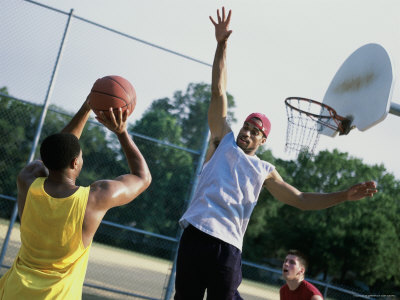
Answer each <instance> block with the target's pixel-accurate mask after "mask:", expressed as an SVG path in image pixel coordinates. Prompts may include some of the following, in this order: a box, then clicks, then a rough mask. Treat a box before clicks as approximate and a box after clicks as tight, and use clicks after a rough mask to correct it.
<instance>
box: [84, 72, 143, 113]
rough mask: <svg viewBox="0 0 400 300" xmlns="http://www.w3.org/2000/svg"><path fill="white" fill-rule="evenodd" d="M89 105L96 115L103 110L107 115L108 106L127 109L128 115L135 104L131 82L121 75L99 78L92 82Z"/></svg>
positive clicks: (134, 94) (114, 108)
mask: <svg viewBox="0 0 400 300" xmlns="http://www.w3.org/2000/svg"><path fill="white" fill-rule="evenodd" d="M89 105H90V107H91V108H92V110H93V111H94V113H95V114H96V115H98V116H99V114H100V111H103V112H104V113H105V115H106V116H108V111H109V108H110V107H112V108H113V110H114V111H116V110H118V109H119V108H122V111H125V110H127V109H129V115H130V114H131V113H132V112H133V110H134V109H135V106H136V92H135V89H134V88H133V86H132V84H131V83H130V82H129V81H128V80H126V79H125V78H123V77H121V76H116V75H110V76H105V77H103V78H99V79H97V80H96V82H95V83H94V84H93V87H92V90H91V92H90V97H89Z"/></svg>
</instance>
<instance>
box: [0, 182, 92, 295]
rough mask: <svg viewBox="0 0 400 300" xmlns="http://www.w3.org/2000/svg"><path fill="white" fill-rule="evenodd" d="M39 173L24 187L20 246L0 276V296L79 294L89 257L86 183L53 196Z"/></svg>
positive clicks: (80, 293)
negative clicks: (84, 235) (84, 226)
mask: <svg viewBox="0 0 400 300" xmlns="http://www.w3.org/2000/svg"><path fill="white" fill-rule="evenodd" d="M45 180H46V178H45V177H41V178H37V179H36V180H35V181H34V182H33V183H32V185H31V186H30V188H29V190H28V194H27V197H26V202H25V207H24V212H23V214H22V220H21V248H20V250H19V253H18V255H17V257H16V259H15V261H14V263H13V266H12V268H11V269H10V270H8V272H7V273H6V274H4V276H3V277H2V278H1V279H0V299H1V300H3V299H4V300H16V299H28V300H36V299H37V300H39V299H40V300H42V299H52V300H53V299H71V300H75V299H81V298H82V286H83V281H84V279H85V274H86V268H87V263H88V258H89V249H90V246H91V245H89V246H88V247H87V248H85V247H84V245H83V242H82V224H83V218H84V215H85V210H86V204H87V200H88V197H89V190H90V187H79V189H78V190H77V191H76V192H75V193H74V194H73V195H71V196H69V197H67V198H53V197H51V196H50V195H48V194H47V193H46V192H45V190H44V187H43V184H44V181H45Z"/></svg>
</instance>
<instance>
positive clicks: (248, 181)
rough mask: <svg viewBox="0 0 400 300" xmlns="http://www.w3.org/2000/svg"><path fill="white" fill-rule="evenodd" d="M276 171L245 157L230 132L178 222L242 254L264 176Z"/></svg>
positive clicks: (254, 159) (255, 158)
mask: <svg viewBox="0 0 400 300" xmlns="http://www.w3.org/2000/svg"><path fill="white" fill-rule="evenodd" d="M274 169H275V167H274V166H273V165H272V164H270V163H268V162H266V161H263V160H260V159H259V158H258V157H257V156H255V155H254V156H251V155H247V154H245V153H244V152H243V150H242V149H240V148H239V147H238V146H237V144H236V141H235V138H234V135H233V132H230V133H228V134H226V135H225V136H224V138H223V139H222V141H221V142H220V144H219V145H218V147H217V149H216V151H215V153H214V154H213V156H212V157H211V159H210V160H209V161H208V162H207V163H206V164H204V166H203V169H202V171H201V173H200V174H199V176H200V178H199V184H198V186H197V188H196V191H195V194H194V197H193V200H192V202H191V203H190V205H189V207H188V209H187V210H186V212H185V213H184V214H183V216H182V218H181V219H180V220H179V223H180V225H181V226H182V227H183V228H186V227H187V226H188V225H189V224H192V225H193V226H194V227H196V228H197V229H199V230H201V231H203V232H205V233H207V234H209V235H211V236H213V237H216V238H218V239H220V240H223V241H225V242H227V243H229V244H231V245H233V246H235V247H236V248H238V249H239V250H242V245H243V236H244V233H245V231H246V228H247V225H248V223H249V220H250V216H251V213H252V212H253V209H254V206H255V205H256V203H257V199H258V196H259V195H260V192H261V188H262V185H263V183H264V181H265V179H266V177H267V175H268V174H269V173H270V172H272V171H273V170H274Z"/></svg>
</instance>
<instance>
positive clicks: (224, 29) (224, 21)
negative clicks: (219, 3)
mask: <svg viewBox="0 0 400 300" xmlns="http://www.w3.org/2000/svg"><path fill="white" fill-rule="evenodd" d="M231 15H232V11H231V10H229V12H228V16H227V17H226V18H225V7H222V18H221V15H220V13H219V9H218V10H217V17H218V23H217V22H215V21H214V19H213V18H212V17H211V16H210V20H211V22H212V23H213V24H214V26H215V38H216V39H217V42H218V43H221V42H224V41H226V40H227V39H228V38H229V36H230V35H231V33H232V30H229V23H230V21H231Z"/></svg>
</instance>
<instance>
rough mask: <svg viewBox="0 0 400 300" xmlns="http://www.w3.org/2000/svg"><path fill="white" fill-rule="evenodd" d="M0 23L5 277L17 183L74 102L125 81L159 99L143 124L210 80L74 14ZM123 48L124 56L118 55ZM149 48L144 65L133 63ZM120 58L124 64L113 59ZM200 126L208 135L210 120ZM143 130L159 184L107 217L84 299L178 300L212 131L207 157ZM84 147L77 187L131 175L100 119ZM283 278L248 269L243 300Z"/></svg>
mask: <svg viewBox="0 0 400 300" xmlns="http://www.w3.org/2000/svg"><path fill="white" fill-rule="evenodd" d="M0 20H1V23H2V28H1V29H0V39H1V41H2V43H1V47H2V48H1V54H2V55H1V59H0V67H1V69H2V72H0V88H2V89H1V90H0V92H1V93H0V158H1V159H0V243H1V245H2V251H1V257H0V264H1V265H0V275H2V274H4V272H5V271H6V269H7V268H9V267H10V266H11V265H12V262H13V260H14V258H15V256H16V255H17V252H18V249H19V246H20V240H19V224H18V220H17V215H16V212H17V210H16V184H15V180H16V176H17V173H18V171H19V170H20V169H21V168H22V167H23V166H24V165H25V164H26V163H27V162H28V161H29V160H31V159H32V158H35V157H38V154H37V151H38V149H37V145H38V144H39V143H40V141H41V140H42V139H43V138H44V137H45V136H47V135H49V134H51V133H55V132H57V131H59V130H60V129H62V128H63V126H64V125H65V124H66V123H67V122H68V121H69V120H70V118H71V115H72V113H70V111H76V110H77V109H76V107H77V104H76V103H75V102H74V101H73V100H72V99H82V101H81V102H83V100H84V98H85V97H86V95H85V94H84V93H85V92H86V91H87V90H88V87H90V86H91V85H92V84H93V82H94V80H95V79H97V78H98V77H100V76H102V75H108V74H119V75H125V76H126V77H127V78H129V79H130V80H132V82H134V86H135V87H136V88H137V89H141V90H142V91H143V90H146V93H145V94H146V95H150V96H149V97H152V98H151V99H140V94H141V93H140V92H139V93H138V95H139V100H138V106H137V109H136V110H135V111H136V112H137V114H138V115H140V114H141V113H143V111H144V110H145V107H143V106H142V107H141V106H140V105H141V104H142V103H151V102H152V100H153V99H156V98H159V97H164V96H165V95H158V94H157V89H155V88H154V82H156V83H158V82H160V83H161V82H163V83H164V84H166V85H171V86H173V89H174V90H176V89H178V88H180V87H182V85H183V86H186V85H187V80H189V81H190V82H195V81H199V80H201V79H202V77H201V76H202V75H199V77H198V78H187V75H186V72H184V68H186V65H187V64H190V65H191V66H190V67H191V68H193V67H196V68H198V71H199V72H198V73H199V74H203V73H204V74H206V77H207V78H208V76H209V73H210V65H209V64H207V63H204V62H201V61H198V60H196V59H193V58H190V57H188V56H186V55H182V54H179V53H176V52H173V51H170V50H168V49H164V48H162V47H159V46H156V45H154V44H151V43H148V42H145V41H143V40H140V39H137V38H135V37H133V36H129V35H126V34H124V33H122V32H118V31H116V30H113V29H111V28H107V27H105V26H103V25H100V24H96V23H94V22H92V21H90V20H86V19H84V18H81V17H78V16H75V15H74V14H73V11H71V12H69V13H67V12H62V11H59V10H56V9H53V8H50V7H47V6H43V5H40V4H37V3H34V2H32V1H5V2H4V1H3V2H2V10H1V11H0ZM117 41H118V42H117ZM117 44H118V52H116V50H115V47H114V45H117ZM143 47H146V51H145V52H146V57H140V56H137V55H133V53H136V52H139V51H141V50H143V49H142V48H143ZM93 53H96V58H95V57H94V55H93ZM116 55H118V57H119V59H118V60H117V59H113V57H115V56H116ZM166 56H168V59H166ZM121 57H122V59H121ZM99 61H100V62H101V63H99ZM147 61H152V65H151V66H149V64H148V62H147ZM194 65H195V66H194ZM156 66H163V67H162V68H161V67H156ZM144 68H154V70H150V72H149V73H151V76H150V75H143V76H142V75H141V74H143V72H140V70H142V69H144ZM137 70H139V72H137ZM172 72H173V74H174V76H171V73H172ZM99 74H100V75H99ZM146 76H150V77H147V78H146ZM149 82H150V84H149ZM10 95H12V96H10ZM22 99H25V100H22ZM26 99H28V100H29V101H27V100H26ZM158 103H159V104H160V105H161V104H163V103H164V102H162V101H160V102H158ZM162 110H168V107H167V106H165V107H162ZM44 112H45V113H44ZM156 119H157V118H156ZM153 122H154V121H153ZM202 122H203V123H202V124H203V127H204V128H203V129H205V128H206V117H205V116H204V118H203V120H202ZM150 123H151V122H150ZM136 125H137V124H130V130H129V132H130V134H131V135H132V136H133V138H134V140H135V142H136V144H137V145H138V147H139V148H140V149H141V151H142V153H143V155H144V156H145V158H146V160H147V162H148V164H149V167H150V169H151V172H152V177H153V182H152V185H151V186H150V188H149V189H148V190H147V191H146V192H145V193H144V194H142V195H141V196H140V197H139V198H138V199H136V200H135V201H133V202H132V203H130V204H128V205H125V206H123V207H119V208H114V209H112V210H110V211H109V212H108V213H107V215H106V216H105V218H104V220H103V222H102V224H101V225H100V227H99V229H98V232H97V233H96V235H95V239H94V245H93V247H92V250H91V254H90V259H89V266H88V270H87V275H86V279H85V286H84V297H83V298H84V299H85V298H87V299H93V298H89V295H91V296H96V297H98V298H95V299H129V298H132V299H133V298H142V299H170V297H171V296H172V295H173V283H174V261H175V256H176V251H177V247H178V240H179V237H180V234H181V231H180V228H179V226H178V220H179V218H180V217H181V215H182V213H183V212H184V210H185V208H186V206H187V203H188V202H189V201H190V197H191V194H192V191H193V189H194V188H195V186H196V176H195V174H196V172H197V171H198V168H199V166H200V165H201V164H202V159H203V156H204V151H205V148H206V146H205V145H206V142H207V132H208V131H207V130H200V131H199V132H200V133H201V134H200V135H199V136H198V139H200V140H201V141H200V143H199V147H197V148H198V149H191V148H188V147H187V146H186V145H185V144H183V143H179V142H174V137H173V136H170V135H169V134H170V132H168V131H167V132H165V133H162V134H164V136H162V135H161V136H158V135H153V133H154V132H156V131H150V130H147V129H146V128H144V129H143V128H138V127H137V126H136ZM135 126H136V127H135ZM174 126H177V124H175V123H172V124H171V128H173V127H174ZM144 133H146V134H144ZM160 134H161V133H160ZM81 144H82V149H83V158H84V168H83V171H82V174H81V176H80V178H79V181H78V184H81V185H88V184H90V183H91V182H93V181H94V180H97V179H100V178H114V177H116V176H118V175H120V174H123V173H125V172H126V171H127V170H128V169H127V166H126V164H125V160H124V159H123V155H122V154H121V149H120V148H119V147H118V146H116V145H118V142H117V141H116V139H115V137H113V136H112V135H110V134H109V133H108V132H107V131H106V130H105V129H104V128H103V127H102V126H99V124H98V123H97V122H95V121H94V120H93V119H91V120H89V122H88V125H87V126H86V128H85V130H84V132H83V135H82V137H81ZM280 273H281V271H280V270H279V269H274V268H269V267H266V266H261V265H258V264H254V263H251V262H243V275H244V281H243V284H242V285H241V287H240V292H241V294H242V296H243V297H244V298H245V299H250V300H256V299H278V298H279V287H280V286H281V285H282V284H283V281H282V279H281V274H280ZM314 283H315V284H316V285H317V286H318V288H319V289H320V290H321V291H322V292H323V293H324V295H325V296H326V297H327V298H332V299H350V298H353V297H355V296H357V294H355V293H353V292H351V291H348V290H344V289H341V288H338V287H334V286H331V285H329V284H327V283H322V282H314ZM358 297H362V296H360V295H358ZM364 298H368V297H364Z"/></svg>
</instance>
